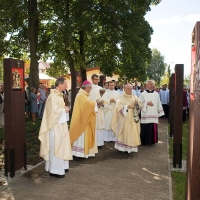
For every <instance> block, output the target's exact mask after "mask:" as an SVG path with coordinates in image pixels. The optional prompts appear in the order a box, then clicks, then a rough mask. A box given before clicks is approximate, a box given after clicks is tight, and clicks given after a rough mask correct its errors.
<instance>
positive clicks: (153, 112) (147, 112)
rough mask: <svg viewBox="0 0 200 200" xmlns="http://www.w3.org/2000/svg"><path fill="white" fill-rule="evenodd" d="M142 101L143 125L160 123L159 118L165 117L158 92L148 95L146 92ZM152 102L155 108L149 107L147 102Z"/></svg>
mask: <svg viewBox="0 0 200 200" xmlns="http://www.w3.org/2000/svg"><path fill="white" fill-rule="evenodd" d="M139 98H140V100H141V101H142V104H143V106H142V110H141V123H142V124H148V123H156V124H157V123H158V118H159V117H161V116H163V115H164V112H163V107H162V104H161V102H160V98H159V94H158V93H157V92H155V91H154V92H153V93H148V92H146V91H144V92H143V93H141V95H140V97H139ZM149 101H151V102H152V103H153V106H148V105H147V102H149Z"/></svg>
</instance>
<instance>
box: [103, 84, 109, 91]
mask: <svg viewBox="0 0 200 200" xmlns="http://www.w3.org/2000/svg"><path fill="white" fill-rule="evenodd" d="M103 88H104V89H105V90H107V89H108V82H105V83H104V84H103Z"/></svg>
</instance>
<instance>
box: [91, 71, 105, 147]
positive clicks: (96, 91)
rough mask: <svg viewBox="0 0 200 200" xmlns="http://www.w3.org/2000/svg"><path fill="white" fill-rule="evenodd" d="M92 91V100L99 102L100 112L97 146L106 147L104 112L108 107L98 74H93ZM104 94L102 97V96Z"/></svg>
mask: <svg viewBox="0 0 200 200" xmlns="http://www.w3.org/2000/svg"><path fill="white" fill-rule="evenodd" d="M91 79H92V89H91V91H90V99H91V100H93V101H97V100H99V103H98V111H97V113H96V138H97V141H96V142H97V146H103V145H104V138H103V131H104V110H105V107H106V103H107V101H106V99H105V96H104V95H103V94H102V93H101V91H103V90H102V89H103V88H102V87H101V86H99V85H98V83H99V76H98V75H97V74H92V76H91ZM101 94H102V95H101Z"/></svg>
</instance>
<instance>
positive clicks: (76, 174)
mask: <svg viewBox="0 0 200 200" xmlns="http://www.w3.org/2000/svg"><path fill="white" fill-rule="evenodd" d="M158 128H159V143H158V144H156V145H153V146H140V147H139V152H138V153H131V154H128V153H122V152H119V151H117V150H115V149H114V148H113V146H114V143H112V142H111V143H106V144H105V146H104V147H102V148H101V149H99V153H98V154H97V155H96V157H95V158H89V159H81V160H80V161H71V162H70V170H69V172H68V173H67V174H66V176H65V178H63V179H58V178H55V177H50V176H49V174H48V173H47V172H45V170H44V163H42V164H40V165H38V166H37V167H35V168H34V169H32V170H30V171H28V172H26V173H25V174H23V175H21V176H19V177H15V178H13V179H12V180H11V181H10V182H9V183H8V185H7V186H4V187H1V188H0V192H1V193H0V199H1V200H4V199H8V200H13V199H14V200H79V199H80V200H81V199H82V200H93V199H94V200H96V199H102V200H168V199H170V200H171V178H170V173H169V162H168V160H169V159H168V144H167V138H168V136H167V122H166V120H164V119H161V120H160V124H159V127H158Z"/></svg>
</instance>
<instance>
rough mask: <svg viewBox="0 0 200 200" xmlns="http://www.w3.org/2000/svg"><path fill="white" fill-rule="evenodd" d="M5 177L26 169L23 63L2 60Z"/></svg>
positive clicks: (10, 59)
mask: <svg viewBox="0 0 200 200" xmlns="http://www.w3.org/2000/svg"><path fill="white" fill-rule="evenodd" d="M4 98H5V102H4V118H5V176H8V173H9V174H10V177H13V176H14V175H15V171H17V170H19V169H21V168H22V167H25V169H26V145H25V143H26V142H25V115H24V112H25V111H24V104H25V91H24V61H21V60H15V59H12V58H7V59H4Z"/></svg>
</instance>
